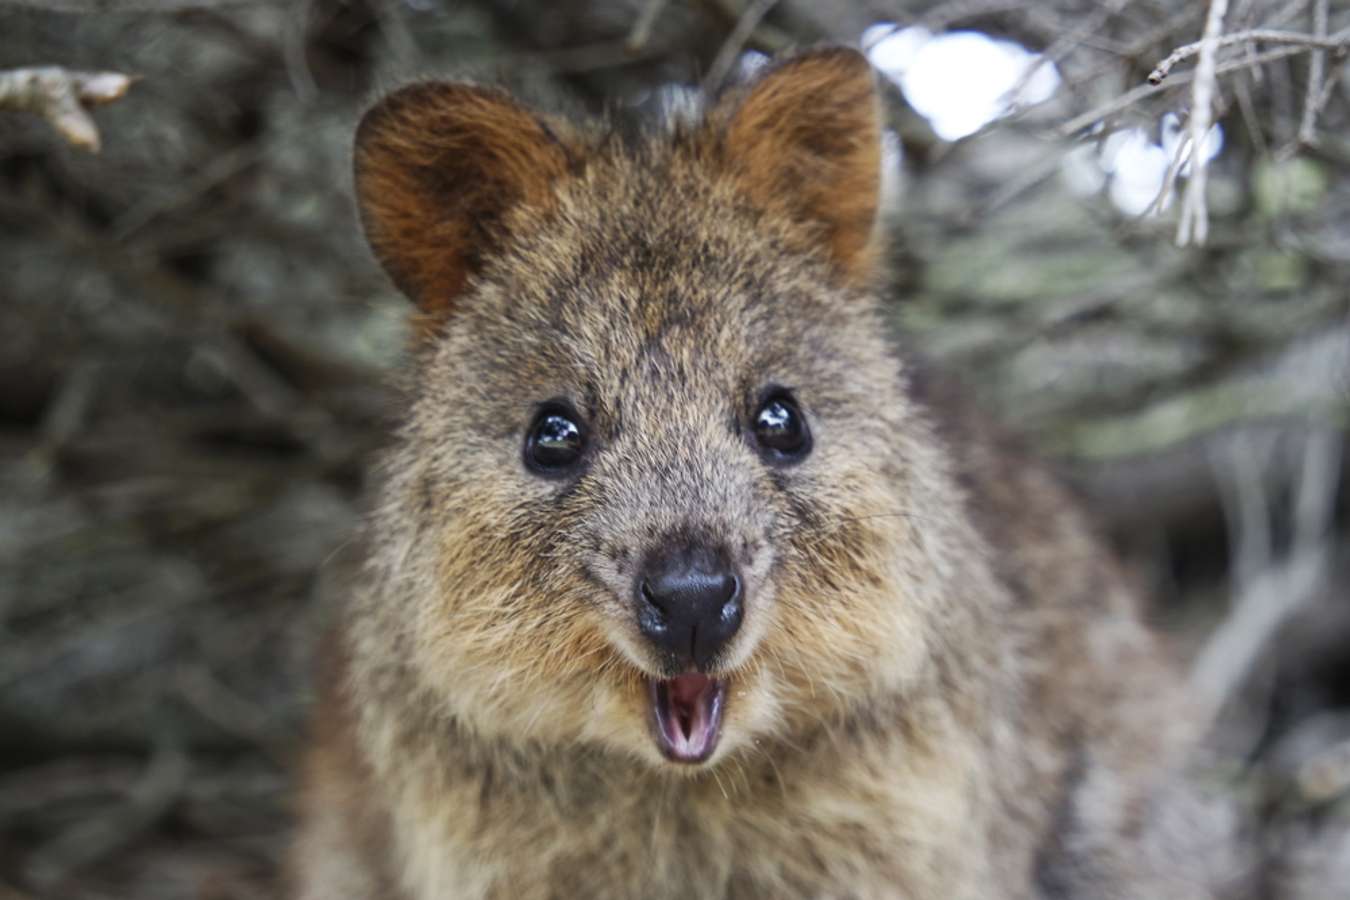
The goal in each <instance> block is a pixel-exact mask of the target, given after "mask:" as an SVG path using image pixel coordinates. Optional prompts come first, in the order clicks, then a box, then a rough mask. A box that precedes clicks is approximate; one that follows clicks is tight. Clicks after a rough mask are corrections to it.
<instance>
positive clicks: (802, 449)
mask: <svg viewBox="0 0 1350 900" xmlns="http://www.w3.org/2000/svg"><path fill="white" fill-rule="evenodd" d="M755 443H757V444H759V447H760V449H761V450H762V451H763V452H764V455H765V456H766V457H767V458H768V459H769V460H770V461H771V462H776V463H794V462H797V461H798V460H801V459H802V458H804V457H805V456H806V454H808V453H810V452H811V430H810V429H809V428H807V427H806V417H805V416H803V415H802V411H801V410H800V409H798V408H797V401H795V400H793V399H792V397H791V396H789V395H787V394H781V393H780V394H773V395H771V396H770V397H769V398H768V399H767V400H765V401H764V403H763V404H761V405H760V407H759V412H757V413H755Z"/></svg>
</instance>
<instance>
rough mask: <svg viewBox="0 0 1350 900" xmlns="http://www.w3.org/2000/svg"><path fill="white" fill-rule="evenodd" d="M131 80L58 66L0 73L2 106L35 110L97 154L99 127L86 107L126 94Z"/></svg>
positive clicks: (70, 138) (78, 145) (80, 145)
mask: <svg viewBox="0 0 1350 900" xmlns="http://www.w3.org/2000/svg"><path fill="white" fill-rule="evenodd" d="M131 82H132V79H131V78H130V77H129V76H127V75H123V74H121V73H119V72H72V71H69V70H67V69H62V68H60V67H59V66H43V67H40V68H31V69H11V70H9V71H7V72H0V109H12V110H22V111H25V112H34V113H37V114H38V115H40V116H42V117H43V118H44V119H46V120H47V122H48V123H49V124H50V125H51V126H52V127H53V128H55V129H56V130H57V131H58V132H59V133H60V134H61V136H62V137H64V138H65V139H66V140H67V141H69V142H70V143H72V144H74V145H75V146H76V147H79V148H81V149H82V150H88V151H90V152H91V153H97V152H98V150H99V136H98V127H97V126H96V125H95V124H94V120H93V118H92V117H91V116H90V115H89V113H88V111H87V107H91V106H98V105H100V104H103V103H111V102H112V101H114V100H117V99H118V98H120V97H122V96H123V95H124V94H126V92H127V89H128V88H129V87H131Z"/></svg>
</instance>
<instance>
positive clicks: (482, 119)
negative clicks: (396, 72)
mask: <svg viewBox="0 0 1350 900" xmlns="http://www.w3.org/2000/svg"><path fill="white" fill-rule="evenodd" d="M567 166H568V155H567V151H566V148H565V147H564V146H563V145H562V143H561V142H560V141H559V140H558V139H557V138H556V137H555V136H554V135H553V134H552V133H551V132H550V131H549V130H548V128H547V127H545V125H544V124H543V123H542V122H540V121H539V119H537V118H536V117H535V116H534V115H533V114H531V113H530V112H529V111H527V110H526V109H524V108H523V107H521V106H520V105H518V104H517V103H516V102H515V101H513V100H511V99H510V98H509V97H507V96H506V95H505V94H503V93H500V92H498V91H495V90H491V89H487V88H481V87H476V86H473V85H465V84H436V83H426V84H417V85H412V86H409V87H406V88H403V89H401V90H399V91H397V92H395V93H393V94H391V95H390V96H388V97H386V98H385V99H384V100H383V101H381V102H380V103H379V104H377V105H376V106H375V107H374V108H373V109H371V110H370V111H369V112H368V113H366V115H365V118H363V119H362V120H361V125H360V127H359V128H358V129H357V132H356V195H357V199H358V201H359V203H360V208H361V219H362V221H363V223H364V224H365V229H366V237H367V238H368V239H369V241H370V245H371V247H372V248H373V249H374V251H375V255H376V257H378V258H379V260H380V263H381V264H382V265H383V266H384V268H385V269H386V271H388V272H389V275H390V277H392V278H393V279H394V283H395V284H397V285H398V287H399V289H400V290H402V291H403V292H404V293H405V294H407V295H408V296H409V297H411V298H412V299H413V300H415V301H416V302H417V304H418V305H419V306H420V307H421V309H422V313H423V315H424V317H425V318H426V319H427V320H429V321H428V324H432V325H434V324H435V323H438V322H440V321H441V320H443V319H444V318H445V316H446V314H447V313H448V312H449V310H450V308H451V306H452V305H453V303H454V300H455V297H456V296H457V295H458V294H459V292H460V291H461V290H463V288H464V283H465V282H466V281H467V280H468V278H469V275H470V274H472V273H473V272H474V271H475V270H476V269H477V267H478V265H479V264H480V261H481V260H482V258H483V256H484V253H485V252H486V251H487V250H488V249H489V247H490V244H491V242H492V240H493V238H494V236H495V235H494V232H495V229H496V228H497V227H498V223H499V222H500V220H501V218H502V217H503V216H504V215H505V214H506V213H507V211H508V210H510V209H512V208H514V207H516V206H519V205H524V204H530V205H545V204H547V203H548V201H549V198H550V197H551V196H552V185H553V182H554V180H555V179H556V178H557V177H558V176H560V175H562V174H563V172H564V171H566V169H567Z"/></svg>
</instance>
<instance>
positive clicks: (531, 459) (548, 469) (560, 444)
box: [525, 406, 586, 476]
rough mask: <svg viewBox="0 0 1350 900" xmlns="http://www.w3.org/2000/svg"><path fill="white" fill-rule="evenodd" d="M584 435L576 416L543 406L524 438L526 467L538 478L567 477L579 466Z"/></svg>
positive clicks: (556, 407)
mask: <svg viewBox="0 0 1350 900" xmlns="http://www.w3.org/2000/svg"><path fill="white" fill-rule="evenodd" d="M585 449H586V433H585V432H584V431H582V428H581V424H580V423H579V422H578V421H577V416H576V414H575V413H573V412H572V411H571V410H569V409H566V408H563V407H560V406H546V407H545V408H544V409H542V410H540V412H539V415H537V416H536V417H535V419H534V424H533V425H531V426H530V433H529V434H528V435H526V437H525V465H526V466H528V467H529V468H530V469H531V470H532V471H534V472H535V473H536V474H539V475H545V476H560V475H566V474H567V473H568V472H569V471H570V470H571V469H572V468H573V467H574V466H576V465H577V463H579V462H581V456H582V453H583V452H584V451H585Z"/></svg>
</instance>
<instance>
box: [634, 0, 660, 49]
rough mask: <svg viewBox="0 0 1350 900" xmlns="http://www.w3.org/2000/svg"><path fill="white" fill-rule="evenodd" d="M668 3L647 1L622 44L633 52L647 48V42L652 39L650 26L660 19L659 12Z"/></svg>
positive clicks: (658, 0)
mask: <svg viewBox="0 0 1350 900" xmlns="http://www.w3.org/2000/svg"><path fill="white" fill-rule="evenodd" d="M668 2H669V0H647V4H646V5H645V6H644V7H642V12H640V13H639V14H638V17H637V21H636V22H634V23H633V29H632V30H631V31H629V32H628V40H626V41H625V42H624V46H626V47H627V48H628V49H629V50H631V51H634V52H636V51H638V50H641V49H642V48H643V47H645V46H647V41H649V40H651V37H652V26H654V25H655V24H656V20H657V19H659V18H661V12H662V11H663V10H664V9H665V8H666V4H667V3H668Z"/></svg>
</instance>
